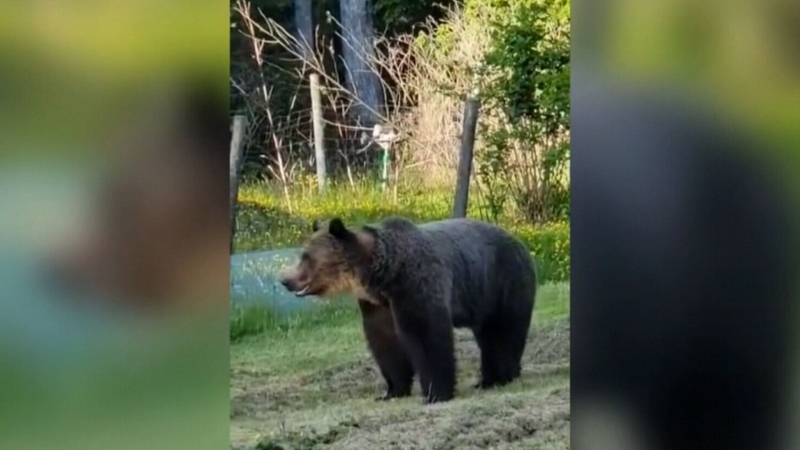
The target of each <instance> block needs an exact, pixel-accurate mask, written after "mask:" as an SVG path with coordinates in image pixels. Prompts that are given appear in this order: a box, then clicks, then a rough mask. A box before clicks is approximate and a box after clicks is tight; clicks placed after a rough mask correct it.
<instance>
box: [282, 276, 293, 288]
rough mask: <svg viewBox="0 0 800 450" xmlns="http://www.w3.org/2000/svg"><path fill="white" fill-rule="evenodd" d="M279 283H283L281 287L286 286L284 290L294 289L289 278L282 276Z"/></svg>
mask: <svg viewBox="0 0 800 450" xmlns="http://www.w3.org/2000/svg"><path fill="white" fill-rule="evenodd" d="M281 284H282V285H283V287H285V288H286V290H288V291H293V290H294V289H293V283H292V280H291V279H289V278H282V279H281Z"/></svg>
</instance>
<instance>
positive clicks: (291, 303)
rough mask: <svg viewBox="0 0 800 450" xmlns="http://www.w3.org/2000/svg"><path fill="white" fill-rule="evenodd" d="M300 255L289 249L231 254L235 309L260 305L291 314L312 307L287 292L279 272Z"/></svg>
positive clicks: (232, 302)
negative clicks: (290, 311)
mask: <svg viewBox="0 0 800 450" xmlns="http://www.w3.org/2000/svg"><path fill="white" fill-rule="evenodd" d="M299 252H300V249H298V248H288V249H279V250H267V251H260V252H250V253H237V254H234V255H231V304H232V306H233V307H241V306H247V305H253V304H261V305H266V306H270V307H277V308H278V309H280V310H285V311H288V310H293V309H296V308H302V307H305V306H309V305H311V304H313V302H312V301H311V300H310V299H309V298H298V297H296V296H295V295H294V294H292V293H290V292H288V291H287V290H286V289H285V288H284V287H283V286H282V285H281V284H280V282H279V280H278V273H279V272H280V271H281V270H282V269H283V268H285V267H288V266H290V265H292V264H294V263H295V262H296V260H297V256H298V254H299Z"/></svg>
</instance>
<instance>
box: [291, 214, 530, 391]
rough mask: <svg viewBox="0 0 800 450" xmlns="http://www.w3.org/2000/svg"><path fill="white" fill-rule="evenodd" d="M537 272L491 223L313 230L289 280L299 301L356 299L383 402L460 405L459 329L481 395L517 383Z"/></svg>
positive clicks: (335, 224)
mask: <svg viewBox="0 0 800 450" xmlns="http://www.w3.org/2000/svg"><path fill="white" fill-rule="evenodd" d="M536 276H537V274H536V268H535V264H534V261H533V258H532V257H531V255H530V252H529V250H528V249H527V248H526V247H525V245H523V244H522V242H520V241H519V240H518V239H517V238H515V237H514V236H512V235H511V234H509V233H508V232H506V231H504V230H502V229H501V228H499V227H497V226H494V225H491V224H489V223H485V222H480V221H475V220H471V219H449V220H442V221H437V222H429V223H425V224H421V225H417V224H414V223H413V222H411V221H410V220H408V219H405V218H399V217H392V218H388V219H386V220H384V221H382V222H380V223H378V224H375V225H365V226H362V227H360V228H357V229H352V230H351V229H348V228H347V227H346V226H345V224H344V223H343V222H342V220H341V219H339V218H335V219H333V220H331V221H330V222H329V223H328V224H327V225H325V226H321V225H320V224H319V223H318V222H315V223H314V227H313V234H312V235H311V237H310V238H309V239H308V240H307V241H306V242H305V244H304V245H303V251H302V254H301V257H300V261H299V263H298V264H297V265H296V266H295V267H292V268H290V269H288V270H286V271H285V272H284V273H283V274H282V275H281V283H282V284H283V285H284V286H285V287H286V288H287V289H288V290H290V291H292V292H294V293H295V294H296V295H298V296H307V295H315V296H320V297H328V296H333V295H338V294H351V295H354V296H356V297H357V298H358V303H359V306H360V308H361V312H362V316H363V325H364V332H365V334H366V338H367V342H368V346H369V349H370V351H371V353H372V355H373V356H374V358H375V360H376V362H377V364H378V366H379V368H380V371H381V374H382V375H383V377H384V378H385V379H386V383H387V392H386V394H385V395H384V396H383V397H381V398H384V399H389V398H394V397H404V396H408V395H410V393H411V387H412V383H413V378H414V375H415V374H416V375H418V377H419V381H420V385H421V388H422V393H423V396H424V398H425V402H426V403H432V402H441V401H447V400H450V399H452V398H453V395H454V392H455V386H456V363H455V354H454V344H453V328H470V329H471V330H472V331H473V333H474V335H475V338H476V340H477V342H478V346H479V348H480V351H481V379H480V381H479V382H478V384H477V385H476V386H475V387H477V388H491V387H494V386H501V385H504V384H507V383H509V382H511V381H512V380H514V379H515V378H517V377H519V375H520V366H521V363H520V361H521V358H522V353H523V351H524V350H525V344H526V342H527V337H528V331H529V329H530V324H531V318H532V314H533V307H534V298H535V295H536V285H537V280H536Z"/></svg>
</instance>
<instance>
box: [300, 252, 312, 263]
mask: <svg viewBox="0 0 800 450" xmlns="http://www.w3.org/2000/svg"><path fill="white" fill-rule="evenodd" d="M310 259H311V258H310V257H309V256H308V252H303V254H302V255H300V261H303V262H308V260H310Z"/></svg>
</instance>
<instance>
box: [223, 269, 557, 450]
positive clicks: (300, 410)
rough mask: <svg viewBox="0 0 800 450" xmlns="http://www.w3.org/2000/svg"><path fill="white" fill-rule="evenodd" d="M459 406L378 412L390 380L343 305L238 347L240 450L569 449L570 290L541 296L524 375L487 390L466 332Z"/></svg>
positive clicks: (460, 341)
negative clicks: (479, 384)
mask: <svg viewBox="0 0 800 450" xmlns="http://www.w3.org/2000/svg"><path fill="white" fill-rule="evenodd" d="M456 336H457V338H456V340H457V346H456V347H457V348H456V350H457V359H458V370H459V373H458V387H457V393H456V398H455V399H454V400H453V401H451V402H446V403H441V404H436V405H431V406H423V404H422V399H421V396H420V394H419V386H418V385H415V387H414V395H413V396H412V397H409V398H405V399H399V400H392V401H389V402H377V401H375V398H376V397H378V396H379V395H381V394H382V393H383V380H382V379H381V377H380V375H379V373H378V372H377V369H376V367H375V366H374V363H373V362H372V360H371V358H370V356H369V353H368V351H367V348H366V342H365V340H364V337H363V334H362V330H361V322H360V316H359V313H358V308H357V306H356V305H355V303H354V302H352V301H349V302H348V301H344V302H339V303H334V304H331V305H327V306H323V307H321V308H320V309H318V310H313V311H307V312H304V313H301V314H300V315H296V316H294V317H292V318H291V319H284V320H282V321H278V320H277V319H275V323H274V326H270V327H269V328H268V329H266V330H263V331H261V332H260V333H258V334H254V335H247V336H244V337H242V338H240V339H238V340H236V341H235V342H232V344H231V373H230V383H231V386H230V401H231V416H230V420H231V432H230V433H231V435H230V439H231V447H232V448H235V449H250V448H255V449H272V450H278V449H285V450H290V449H291V450H311V449H323V448H324V449H354V450H362V449H366V450H369V449H374V450H384V449H387V450H388V449H437V450H438V449H442V450H445V449H453V450H462V449H463V450H470V449H476V450H477V449H527V448H530V449H534V448H535V449H568V448H569V414H570V413H569V411H570V410H569V283H568V282H567V283H551V284H546V285H544V286H542V287H540V290H539V293H538V295H537V301H536V310H535V313H534V323H533V326H532V333H531V335H530V338H529V345H528V347H527V349H526V351H525V355H524V359H523V374H522V377H521V378H520V379H519V380H517V381H515V382H514V383H512V384H510V385H508V386H505V387H503V388H500V389H495V390H490V391H485V392H477V391H476V390H475V389H473V388H472V387H471V386H472V384H473V383H474V382H475V381H476V380H477V377H478V365H479V353H478V349H477V346H476V344H475V342H474V339H473V337H472V335H471V333H470V332H469V331H468V330H459V331H457V333H456Z"/></svg>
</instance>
